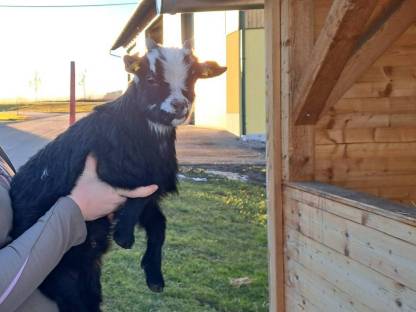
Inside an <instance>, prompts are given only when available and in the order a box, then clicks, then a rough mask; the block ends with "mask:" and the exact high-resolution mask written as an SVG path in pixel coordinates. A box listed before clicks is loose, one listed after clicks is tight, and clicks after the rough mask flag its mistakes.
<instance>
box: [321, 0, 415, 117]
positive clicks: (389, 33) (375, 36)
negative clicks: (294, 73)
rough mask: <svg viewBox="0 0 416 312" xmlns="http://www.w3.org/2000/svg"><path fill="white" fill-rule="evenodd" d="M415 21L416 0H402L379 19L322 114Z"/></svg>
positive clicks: (348, 66)
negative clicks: (380, 20) (379, 21)
mask: <svg viewBox="0 0 416 312" xmlns="http://www.w3.org/2000/svg"><path fill="white" fill-rule="evenodd" d="M396 2H397V1H396ZM415 22H416V1H414V0H404V1H401V3H400V5H399V6H397V7H396V8H395V10H394V11H393V12H392V13H391V14H390V15H389V16H386V17H385V21H384V23H377V22H376V24H375V26H378V28H377V29H369V33H370V34H371V36H369V39H368V40H367V41H365V42H364V43H363V44H362V45H361V46H360V47H359V48H358V50H357V51H356V52H355V53H354V55H353V56H352V57H351V59H350V60H349V61H348V63H347V65H346V66H345V68H344V70H343V71H342V74H341V76H340V78H339V80H338V81H337V83H336V85H335V87H334V89H333V90H332V92H331V94H330V96H329V97H328V100H327V101H326V104H325V109H324V110H323V111H322V113H321V116H322V115H324V114H325V113H326V112H327V111H328V110H329V109H330V108H331V107H333V106H334V105H335V104H336V103H337V102H338V101H339V100H340V99H341V97H342V96H343V95H344V94H345V93H346V92H347V91H348V90H349V89H350V88H351V87H352V86H353V84H354V83H355V82H356V81H357V79H358V78H360V76H361V75H362V74H364V72H365V71H366V70H367V69H368V68H369V67H370V66H371V65H372V64H373V63H374V62H375V61H376V60H377V59H378V58H379V57H380V56H381V55H382V54H383V53H384V52H385V51H386V50H387V49H388V48H389V47H390V46H391V45H392V44H393V43H394V42H395V41H396V40H397V39H398V38H399V37H400V36H401V35H402V34H403V33H404V32H405V31H406V30H407V29H409V27H410V26H411V25H412V24H413V23H415ZM373 28H375V27H373Z"/></svg>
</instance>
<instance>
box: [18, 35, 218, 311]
mask: <svg viewBox="0 0 416 312" xmlns="http://www.w3.org/2000/svg"><path fill="white" fill-rule="evenodd" d="M147 46H148V52H147V54H146V55H145V56H143V57H138V56H125V58H124V61H125V65H126V70H127V71H129V72H130V73H132V74H133V75H134V80H133V82H132V83H131V84H130V85H129V87H128V89H127V91H126V92H125V93H124V94H123V95H122V96H121V97H120V98H118V99H117V100H115V101H113V102H109V103H106V104H104V105H102V106H100V107H98V108H97V109H95V111H94V112H92V113H91V114H90V115H88V116H87V117H85V118H83V119H81V120H80V121H78V122H77V123H76V124H74V125H73V126H72V127H70V128H69V129H68V130H67V131H66V132H64V133H63V134H61V135H60V136H58V137H57V138H56V139H55V140H54V141H52V142H51V143H49V144H48V145H47V146H46V147H45V148H43V149H42V150H41V151H39V152H38V153H37V154H36V155H35V156H33V157H32V158H31V159H30V160H29V161H28V162H27V163H26V164H25V165H24V166H23V167H22V168H21V169H20V170H19V172H18V173H17V174H16V176H15V177H14V178H13V181H12V186H11V198H12V203H13V209H14V223H13V231H12V233H11V234H12V236H13V237H14V238H16V237H18V236H19V235H21V234H22V233H23V232H24V231H25V230H27V229H28V228H29V227H30V226H32V225H33V224H34V223H35V222H36V221H37V220H38V219H39V218H40V217H41V216H42V215H43V214H44V213H45V212H46V211H47V210H48V209H49V207H51V206H52V205H53V204H54V203H55V202H56V201H57V199H58V198H59V197H61V196H66V195H68V194H69V193H70V191H71V189H72V188H73V187H74V184H75V182H76V180H77V178H78V176H79V175H80V174H81V172H82V170H83V167H84V162H85V159H86V157H87V155H88V154H89V153H92V154H93V155H94V156H95V157H96V158H97V163H98V166H97V172H98V175H99V177H100V178H101V179H102V180H103V181H105V182H107V183H109V184H111V185H113V186H115V187H121V188H128V189H132V188H135V187H138V186H143V185H149V184H157V185H158V186H159V189H158V191H157V192H156V193H155V194H153V195H151V196H150V197H148V198H145V199H129V200H128V201H127V202H126V203H125V204H124V206H123V207H122V208H121V209H120V210H119V211H118V212H117V213H116V216H115V222H116V223H115V226H114V229H113V230H112V224H111V223H110V221H109V220H108V218H102V219H99V220H96V221H93V222H87V230H88V235H87V239H86V241H85V242H84V243H83V244H82V245H80V246H76V247H74V248H72V249H71V250H69V251H68V252H67V254H66V255H65V256H64V258H63V259H62V261H61V262H60V263H59V265H58V266H57V267H56V268H55V269H54V270H53V271H52V272H51V274H50V275H49V276H48V277H47V279H46V280H45V281H44V283H43V284H42V285H41V287H40V289H41V291H42V292H44V293H45V294H46V295H47V296H48V297H50V298H51V299H52V300H54V301H56V302H57V304H58V306H59V308H60V310H61V311H77V312H83V311H89V312H91V311H100V302H101V284H100V271H101V270H100V266H99V265H97V264H98V263H100V259H101V256H102V255H103V254H104V253H105V252H106V251H107V249H108V247H109V236H110V234H111V232H112V231H113V232H112V233H113V237H114V240H115V241H116V242H117V244H118V245H120V246H122V247H124V248H131V246H132V245H133V243H134V227H135V225H136V224H139V225H140V226H142V227H143V228H144V229H145V230H146V233H147V249H146V252H145V254H144V256H143V259H142V261H141V266H142V268H143V269H144V272H145V275H146V282H147V285H148V287H149V288H150V289H151V290H153V291H156V292H160V291H162V290H163V288H164V279H163V275H162V270H161V261H162V245H163V243H164V239H165V217H164V215H163V214H162V212H161V210H160V207H159V201H160V199H161V198H162V197H163V196H164V195H166V194H168V193H171V192H176V191H177V188H176V184H177V180H176V175H177V170H178V165H177V160H176V152H175V143H174V142H175V127H176V126H178V125H180V124H182V123H183V122H185V120H186V119H187V118H188V116H189V114H190V111H191V106H192V102H193V100H194V96H195V94H194V85H195V82H196V80H197V79H198V78H210V77H214V76H217V75H220V74H222V73H223V72H224V71H225V70H226V69H225V68H224V67H220V66H219V65H218V64H217V63H215V62H205V63H199V62H198V60H197V59H196V57H195V56H194V55H193V53H192V51H191V49H190V48H189V47H188V46H186V44H185V46H184V47H183V48H181V49H180V48H165V47H161V46H159V45H157V44H155V43H154V42H152V41H151V40H149V41H148V44H147ZM51 248H53V247H51Z"/></svg>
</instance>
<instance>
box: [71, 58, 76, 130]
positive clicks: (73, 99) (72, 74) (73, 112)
mask: <svg viewBox="0 0 416 312" xmlns="http://www.w3.org/2000/svg"><path fill="white" fill-rule="evenodd" d="M75 105H76V100H75V62H74V61H72V62H71V86H70V98H69V125H70V126H71V125H73V124H74V123H75Z"/></svg>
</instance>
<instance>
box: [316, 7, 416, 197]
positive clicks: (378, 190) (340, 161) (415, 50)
mask: <svg viewBox="0 0 416 312" xmlns="http://www.w3.org/2000/svg"><path fill="white" fill-rule="evenodd" d="M331 3H332V1H331V0H316V1H315V26H314V32H315V38H316V37H317V36H318V34H319V31H320V29H321V28H322V25H323V23H324V20H325V17H326V14H327V12H328V10H329V7H330V5H331ZM315 142H316V143H315V144H316V145H315V179H316V180H317V181H322V182H327V183H331V184H335V185H339V186H344V187H348V188H351V189H355V190H360V191H364V192H368V193H371V194H374V195H377V196H381V197H385V198H389V199H392V200H396V201H400V202H404V203H413V202H416V24H415V25H413V26H412V27H410V28H409V29H408V30H407V31H406V32H405V33H404V34H403V35H402V36H401V38H399V40H397V42H395V44H394V45H393V46H392V47H391V48H389V49H388V51H386V53H384V54H383V56H382V57H380V58H379V59H378V61H377V62H376V63H375V64H374V65H373V66H371V68H370V69H369V70H367V72H366V73H365V74H364V75H363V76H362V77H361V78H360V79H359V80H358V81H357V83H355V84H354V86H353V87H352V88H351V89H350V90H349V91H348V92H347V93H346V94H345V96H344V97H343V99H341V100H340V101H339V102H338V103H337V104H336V105H335V107H333V109H331V110H330V111H329V112H328V113H327V114H326V115H324V116H323V117H321V119H320V120H319V122H318V123H317V125H316V128H315Z"/></svg>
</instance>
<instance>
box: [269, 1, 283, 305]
mask: <svg viewBox="0 0 416 312" xmlns="http://www.w3.org/2000/svg"><path fill="white" fill-rule="evenodd" d="M280 17H281V15H280V1H275V0H266V1H265V36H266V42H267V43H268V44H267V46H266V112H267V114H266V116H267V200H268V206H267V207H268V248H269V298H270V304H269V310H270V311H273V312H284V311H285V287H284V233H283V230H284V227H283V192H282V179H283V178H282V146H281V137H282V129H281V119H280V116H281V115H280V113H281V98H280V94H281V64H280V42H281V40H280V33H281V30H280V28H281V22H280Z"/></svg>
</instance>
